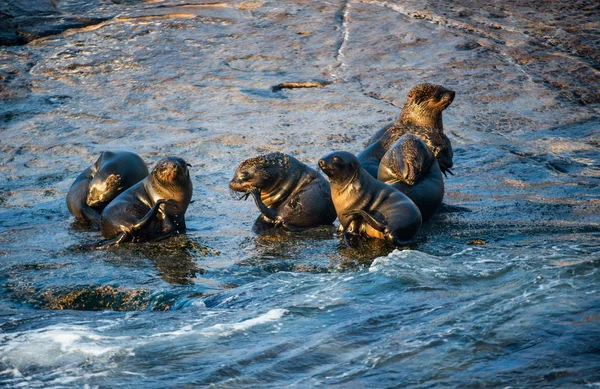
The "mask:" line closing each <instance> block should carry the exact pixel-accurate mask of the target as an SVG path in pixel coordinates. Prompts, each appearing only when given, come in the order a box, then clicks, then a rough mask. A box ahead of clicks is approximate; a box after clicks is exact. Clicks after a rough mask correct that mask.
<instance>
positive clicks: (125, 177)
mask: <svg viewBox="0 0 600 389" xmlns="http://www.w3.org/2000/svg"><path fill="white" fill-rule="evenodd" d="M147 176H148V168H147V167H146V163H145V162H144V161H143V160H142V158H140V156H139V155H137V154H135V153H130V152H127V151H119V152H112V151H104V152H103V153H102V154H100V157H99V158H98V160H97V161H96V162H95V163H94V164H93V165H91V166H90V167H88V168H87V169H85V170H84V171H83V172H82V173H81V174H80V175H79V177H77V179H76V180H75V182H74V183H73V185H71V188H70V189H69V193H68V194H67V207H68V208H69V211H70V212H71V213H72V214H73V215H74V216H75V217H76V218H77V219H79V220H84V221H86V222H87V223H88V224H91V225H93V226H95V227H97V228H99V227H100V212H102V210H103V209H104V208H105V207H106V206H107V205H108V203H110V202H111V201H112V200H113V199H114V198H115V197H117V196H118V195H119V194H121V193H122V192H123V191H125V190H126V189H128V188H130V187H132V186H133V185H135V184H137V183H138V182H140V181H141V180H143V179H144V178H146V177H147Z"/></svg>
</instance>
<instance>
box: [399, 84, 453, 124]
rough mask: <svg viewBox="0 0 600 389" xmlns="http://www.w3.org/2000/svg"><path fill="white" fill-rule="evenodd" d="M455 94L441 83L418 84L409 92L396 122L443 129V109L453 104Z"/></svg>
mask: <svg viewBox="0 0 600 389" xmlns="http://www.w3.org/2000/svg"><path fill="white" fill-rule="evenodd" d="M455 95H456V93H455V92H454V91H452V90H450V89H446V88H444V87H443V86H441V85H435V84H427V83H425V84H418V85H416V86H414V87H413V88H412V89H411V90H410V92H408V96H406V101H405V102H404V106H403V107H402V112H401V113H400V116H399V117H398V119H397V120H396V124H408V125H412V126H423V127H435V128H441V129H443V128H444V126H443V123H442V111H443V110H445V109H446V108H448V106H449V105H450V104H452V102H453V101H454V96H455Z"/></svg>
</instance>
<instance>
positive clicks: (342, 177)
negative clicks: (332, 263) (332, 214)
mask: <svg viewBox="0 0 600 389" xmlns="http://www.w3.org/2000/svg"><path fill="white" fill-rule="evenodd" d="M319 167H320V168H321V170H323V172H325V174H327V176H329V181H330V183H331V195H332V198H333V204H334V205H335V211H336V212H337V215H338V218H339V219H340V223H341V224H342V228H343V230H344V234H351V235H366V236H369V237H373V238H378V239H385V240H387V241H389V242H392V243H393V244H396V245H401V244H403V242H406V241H408V240H410V239H411V238H412V237H414V236H415V234H416V233H417V232H418V231H419V229H420V228H421V223H422V220H421V212H419V208H417V206H416V205H415V204H414V203H413V202H412V201H411V200H410V199H409V198H408V197H406V195H405V194H403V193H402V192H400V191H399V190H397V189H395V188H392V187H391V186H389V185H387V184H384V183H383V182H381V181H378V180H377V179H375V178H374V177H372V176H371V175H370V174H369V173H367V172H366V171H365V170H364V169H363V168H362V167H361V166H360V163H359V162H358V159H357V158H356V157H355V156H354V155H353V154H351V153H349V152H347V151H337V152H333V153H331V154H329V155H327V156H325V157H323V158H322V159H321V160H319Z"/></svg>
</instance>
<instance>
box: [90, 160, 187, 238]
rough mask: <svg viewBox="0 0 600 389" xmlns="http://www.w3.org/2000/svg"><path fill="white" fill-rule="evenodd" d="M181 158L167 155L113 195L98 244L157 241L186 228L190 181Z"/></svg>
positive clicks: (104, 213) (105, 210)
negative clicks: (128, 186) (129, 186)
mask: <svg viewBox="0 0 600 389" xmlns="http://www.w3.org/2000/svg"><path fill="white" fill-rule="evenodd" d="M188 166H190V165H189V164H187V163H186V162H185V161H184V160H183V159H181V158H178V157H167V158H163V159H161V160H160V161H158V164H157V165H156V167H155V168H154V169H152V172H151V173H150V175H149V176H148V177H146V178H145V179H144V180H142V181H140V182H138V183H137V184H136V185H134V186H132V187H131V188H129V189H127V190H126V191H125V192H123V193H121V194H120V195H119V196H117V198H115V199H114V200H113V201H112V202H111V203H110V204H109V205H108V206H107V207H106V208H105V209H104V211H103V212H102V222H101V230H102V235H103V236H104V237H105V238H107V239H108V240H106V241H104V242H101V244H100V246H110V245H113V244H119V243H121V242H126V241H133V242H147V241H158V240H162V239H165V238H168V237H170V236H172V235H175V234H180V233H183V232H185V230H186V227H185V211H186V210H187V207H188V205H189V204H190V200H191V199H192V181H191V180H190V173H189V171H188Z"/></svg>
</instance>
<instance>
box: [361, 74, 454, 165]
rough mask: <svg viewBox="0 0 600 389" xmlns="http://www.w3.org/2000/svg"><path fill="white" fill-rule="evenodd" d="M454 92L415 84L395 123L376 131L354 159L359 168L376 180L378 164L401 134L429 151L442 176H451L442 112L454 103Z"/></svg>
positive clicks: (450, 163) (449, 154) (451, 163)
mask: <svg viewBox="0 0 600 389" xmlns="http://www.w3.org/2000/svg"><path fill="white" fill-rule="evenodd" d="M454 96H455V92H454V91H451V90H448V89H446V88H444V87H443V86H441V85H434V84H419V85H416V86H415V87H413V88H412V89H411V90H410V92H409V93H408V96H407V97H406V102H405V103H404V106H403V107H402V111H401V113H400V116H399V117H398V119H396V120H395V121H394V123H392V124H390V125H387V126H386V127H384V128H382V129H380V130H379V131H377V132H376V133H375V134H374V135H373V136H372V137H371V139H369V141H368V142H367V145H366V148H365V149H364V150H363V151H361V152H360V153H359V154H358V155H357V157H358V160H359V161H360V163H361V166H363V167H364V168H365V170H367V172H369V174H371V175H372V176H373V177H377V170H378V168H379V162H380V161H381V158H383V155H384V154H385V153H386V152H387V151H388V150H389V149H390V147H391V146H392V145H393V144H394V142H396V141H397V140H398V138H400V137H401V136H402V135H404V134H414V135H416V136H418V137H419V138H421V140H423V141H424V142H425V144H427V146H428V147H429V148H430V149H431V151H432V152H433V154H434V155H435V157H436V158H437V160H438V163H439V165H440V168H441V170H442V172H443V173H444V174H446V173H450V174H452V172H451V171H450V168H451V167H452V165H453V162H452V158H453V152H452V145H451V144H450V139H448V137H447V136H446V135H445V134H444V125H443V122H442V111H443V110H445V109H446V108H447V107H448V106H449V105H450V104H452V101H453V100H454Z"/></svg>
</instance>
